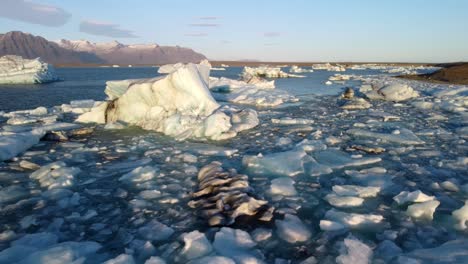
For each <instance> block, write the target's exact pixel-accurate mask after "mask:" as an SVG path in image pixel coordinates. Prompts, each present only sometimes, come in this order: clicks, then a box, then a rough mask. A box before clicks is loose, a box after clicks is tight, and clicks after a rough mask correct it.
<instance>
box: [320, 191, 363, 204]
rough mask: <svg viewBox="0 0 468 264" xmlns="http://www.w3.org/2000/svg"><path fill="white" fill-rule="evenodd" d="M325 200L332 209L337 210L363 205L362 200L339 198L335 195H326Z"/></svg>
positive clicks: (347, 197)
mask: <svg viewBox="0 0 468 264" xmlns="http://www.w3.org/2000/svg"><path fill="white" fill-rule="evenodd" d="M325 200H327V202H328V203H329V204H331V205H332V206H334V207H339V208H352V207H358V206H361V205H362V204H363V203H364V199H362V198H360V197H354V196H339V195H336V194H332V193H330V194H327V195H326V196H325Z"/></svg>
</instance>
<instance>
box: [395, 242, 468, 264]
mask: <svg viewBox="0 0 468 264" xmlns="http://www.w3.org/2000/svg"><path fill="white" fill-rule="evenodd" d="M467 248H468V240H467V239H456V240H451V241H448V242H446V243H444V244H442V245H440V246H438V247H435V248H424V249H416V250H414V251H412V252H409V253H407V254H405V256H407V257H410V258H413V259H415V260H416V261H417V262H416V263H429V264H452V263H468V250H466V249H467ZM398 263H401V264H403V263H407V262H398Z"/></svg>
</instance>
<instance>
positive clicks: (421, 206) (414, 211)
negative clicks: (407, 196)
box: [406, 200, 440, 220]
mask: <svg viewBox="0 0 468 264" xmlns="http://www.w3.org/2000/svg"><path fill="white" fill-rule="evenodd" d="M439 204H440V202H439V201H437V200H432V201H427V202H422V203H416V204H412V205H410V206H408V209H407V210H406V214H407V215H409V216H411V217H412V218H418V219H425V220H432V218H433V215H434V212H435V210H436V208H437V207H438V206H439Z"/></svg>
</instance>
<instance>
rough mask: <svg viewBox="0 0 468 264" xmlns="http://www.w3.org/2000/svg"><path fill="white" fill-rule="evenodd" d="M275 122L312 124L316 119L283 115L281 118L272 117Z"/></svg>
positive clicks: (280, 123) (279, 123) (282, 123)
mask: <svg viewBox="0 0 468 264" xmlns="http://www.w3.org/2000/svg"><path fill="white" fill-rule="evenodd" d="M271 122H272V123H273V124H278V125H310V124H313V123H314V120H311V119H305V118H291V117H283V118H280V119H276V118H273V119H271Z"/></svg>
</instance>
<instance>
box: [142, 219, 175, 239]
mask: <svg viewBox="0 0 468 264" xmlns="http://www.w3.org/2000/svg"><path fill="white" fill-rule="evenodd" d="M173 233H174V229H172V228H170V227H168V226H166V225H165V224H163V223H160V222H159V221H157V220H156V219H153V220H151V221H150V222H148V223H147V224H145V225H144V226H142V227H140V228H138V234H140V236H141V237H143V238H144V239H146V240H149V241H164V240H166V239H168V238H169V237H170V236H171V235H172V234H173Z"/></svg>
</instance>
